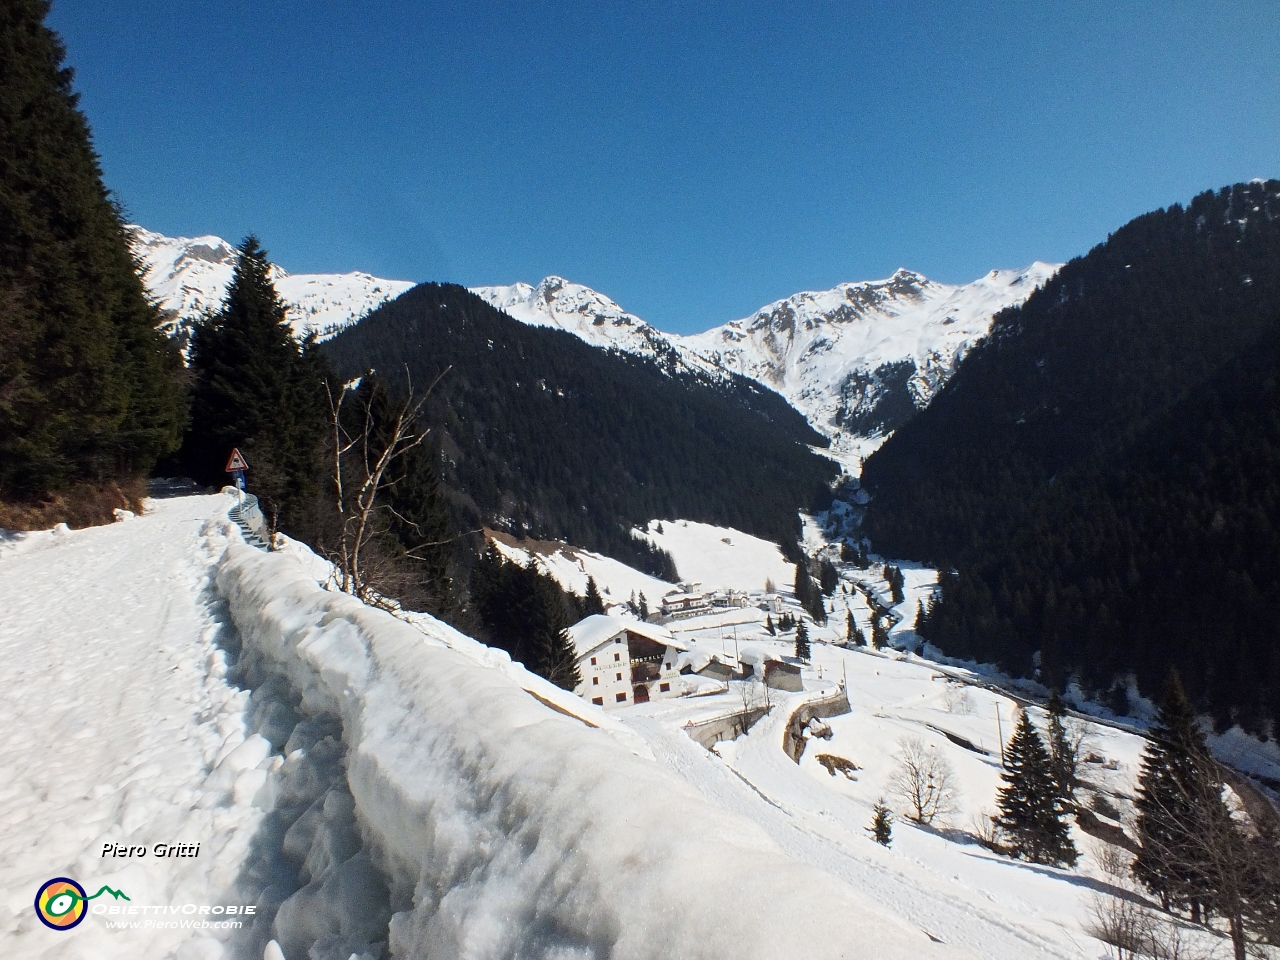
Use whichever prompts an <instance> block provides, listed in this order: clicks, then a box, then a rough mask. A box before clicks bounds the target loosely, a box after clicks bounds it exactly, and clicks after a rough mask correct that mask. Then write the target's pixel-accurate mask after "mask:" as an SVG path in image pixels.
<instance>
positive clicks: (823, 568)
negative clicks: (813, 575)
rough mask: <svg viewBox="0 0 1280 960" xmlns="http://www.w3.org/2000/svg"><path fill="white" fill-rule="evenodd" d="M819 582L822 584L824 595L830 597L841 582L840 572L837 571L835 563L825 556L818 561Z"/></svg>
mask: <svg viewBox="0 0 1280 960" xmlns="http://www.w3.org/2000/svg"><path fill="white" fill-rule="evenodd" d="M818 583H819V584H820V585H821V586H822V593H823V595H825V596H828V597H829V596H831V594H833V593H835V590H836V587H837V586H838V585H839V584H840V574H839V573H837V572H836V568H835V564H833V563H832V562H831V561H830V560H827V559H825V558H824V559H823V560H820V561H819V562H818Z"/></svg>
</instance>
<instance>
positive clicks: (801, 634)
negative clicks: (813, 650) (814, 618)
mask: <svg viewBox="0 0 1280 960" xmlns="http://www.w3.org/2000/svg"><path fill="white" fill-rule="evenodd" d="M796 659H797V660H801V661H803V662H805V663H808V662H809V628H808V627H806V626H805V625H804V621H803V620H801V621H800V624H799V625H798V626H797V627H796Z"/></svg>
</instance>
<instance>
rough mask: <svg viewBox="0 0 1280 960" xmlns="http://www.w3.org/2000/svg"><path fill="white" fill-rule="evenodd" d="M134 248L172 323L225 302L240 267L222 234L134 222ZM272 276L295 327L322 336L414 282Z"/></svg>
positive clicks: (186, 321)
mask: <svg viewBox="0 0 1280 960" xmlns="http://www.w3.org/2000/svg"><path fill="white" fill-rule="evenodd" d="M126 229H127V230H128V232H129V235H130V239H131V241H132V244H133V252H134V255H135V256H136V257H138V259H139V260H140V261H141V262H142V267H143V282H144V283H145V284H146V286H147V290H148V291H149V292H150V293H151V295H152V296H153V297H155V298H156V300H157V301H158V302H159V304H160V307H161V309H162V310H164V311H165V312H166V313H168V314H170V315H171V317H172V319H171V320H170V321H169V328H170V329H171V330H172V331H175V332H176V330H177V329H178V328H180V327H183V326H188V325H190V324H191V323H193V322H194V321H195V320H197V319H198V318H199V317H200V316H201V315H202V314H203V313H205V312H206V311H216V310H217V309H218V308H219V307H220V306H221V305H222V299H223V297H224V296H225V295H226V290H227V287H228V286H229V285H230V283H231V275H232V272H233V271H234V268H235V255H236V251H235V248H234V247H232V246H231V245H230V244H229V243H227V242H226V241H225V240H223V239H222V238H220V237H213V236H206V237H196V238H187V237H166V236H163V235H162V234H158V233H153V232H151V231H150V230H144V229H143V228H142V227H139V226H129V227H127V228H126ZM272 279H273V280H274V281H275V285H276V290H277V291H278V292H279V294H280V298H281V299H282V300H283V301H284V302H285V303H286V304H287V305H288V308H289V320H290V323H291V325H292V327H293V332H294V334H295V335H296V336H298V337H299V338H302V337H305V336H306V335H307V334H309V333H311V332H313V331H314V332H315V333H317V334H320V335H321V338H322V339H323V338H324V337H327V336H332V335H333V334H334V333H336V332H337V331H338V330H339V329H341V328H342V327H345V326H348V325H349V324H352V323H354V322H356V321H357V320H359V319H360V318H361V317H363V316H364V315H365V314H367V313H368V312H369V311H371V310H373V309H374V308H375V307H378V306H381V305H382V304H383V303H385V302H387V301H388V300H392V299H394V298H395V297H398V296H399V295H400V294H402V293H404V292H405V291H406V290H408V289H410V288H412V287H413V286H414V284H413V283H411V282H409V281H405V280H381V279H379V278H377V277H372V276H370V275H369V274H367V273H344V274H325V273H299V274H290V273H287V272H285V271H284V270H282V269H280V268H278V267H277V268H275V270H274V272H273V274H272Z"/></svg>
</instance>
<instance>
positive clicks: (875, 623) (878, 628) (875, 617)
mask: <svg viewBox="0 0 1280 960" xmlns="http://www.w3.org/2000/svg"><path fill="white" fill-rule="evenodd" d="M871 646H872V648H873V649H875V650H883V649H884V648H885V647H887V646H889V630H888V628H887V627H885V625H884V623H883V622H882V621H881V617H880V614H878V613H876V612H875V611H874V610H873V611H872V613H871Z"/></svg>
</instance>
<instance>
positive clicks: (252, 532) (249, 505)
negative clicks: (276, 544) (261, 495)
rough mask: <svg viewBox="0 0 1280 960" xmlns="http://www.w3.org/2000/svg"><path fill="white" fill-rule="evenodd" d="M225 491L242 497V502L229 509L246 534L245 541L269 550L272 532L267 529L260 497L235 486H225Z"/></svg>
mask: <svg viewBox="0 0 1280 960" xmlns="http://www.w3.org/2000/svg"><path fill="white" fill-rule="evenodd" d="M222 492H223V493H230V494H232V495H233V496H237V497H239V498H240V502H239V503H237V504H236V505H235V506H234V507H232V508H231V509H230V510H228V511H227V516H229V517H230V518H231V519H232V520H233V521H234V522H235V524H236V526H238V527H239V528H240V531H241V533H243V534H244V542H245V543H247V544H249V545H250V546H251V547H257V548H258V549H259V550H269V549H270V546H269V545H268V543H269V540H270V537H271V532H270V530H268V529H267V518H266V517H265V516H264V515H263V513H262V507H260V506H259V505H258V498H257V497H255V496H254V495H253V494H252V493H244V492H242V491H240V490H237V489H236V488H235V487H223V488H222Z"/></svg>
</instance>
